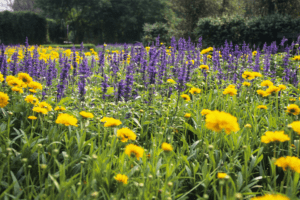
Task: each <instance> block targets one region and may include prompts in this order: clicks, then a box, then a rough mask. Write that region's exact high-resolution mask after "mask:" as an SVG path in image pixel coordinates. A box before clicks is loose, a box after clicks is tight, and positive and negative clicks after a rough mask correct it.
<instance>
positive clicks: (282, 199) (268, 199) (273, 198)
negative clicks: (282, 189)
mask: <svg viewBox="0 0 300 200" xmlns="http://www.w3.org/2000/svg"><path fill="white" fill-rule="evenodd" d="M250 200H290V198H288V197H286V196H283V195H281V194H267V195H265V196H261V197H253V198H251V199H250Z"/></svg>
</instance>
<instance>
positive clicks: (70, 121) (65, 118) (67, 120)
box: [55, 113, 78, 127]
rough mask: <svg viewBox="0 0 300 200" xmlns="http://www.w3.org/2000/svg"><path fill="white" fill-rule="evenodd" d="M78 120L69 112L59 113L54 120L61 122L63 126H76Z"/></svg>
mask: <svg viewBox="0 0 300 200" xmlns="http://www.w3.org/2000/svg"><path fill="white" fill-rule="evenodd" d="M77 122H78V120H77V119H76V118H75V117H74V116H72V115H69V114H65V113H60V114H59V115H58V117H57V119H56V121H55V123H57V124H63V125H65V126H76V127H77V126H78V125H77Z"/></svg>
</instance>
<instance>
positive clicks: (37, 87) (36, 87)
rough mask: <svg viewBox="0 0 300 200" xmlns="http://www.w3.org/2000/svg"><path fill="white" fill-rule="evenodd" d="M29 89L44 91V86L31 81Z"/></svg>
mask: <svg viewBox="0 0 300 200" xmlns="http://www.w3.org/2000/svg"><path fill="white" fill-rule="evenodd" d="M28 87H30V88H32V89H34V90H36V89H40V90H42V89H43V86H42V84H40V83H38V82H35V81H31V82H30V83H29V84H28Z"/></svg>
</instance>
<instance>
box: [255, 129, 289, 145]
mask: <svg viewBox="0 0 300 200" xmlns="http://www.w3.org/2000/svg"><path fill="white" fill-rule="evenodd" d="M289 140H290V138H289V136H288V135H285V134H284V131H275V132H272V131H267V132H265V135H263V136H261V142H262V143H266V144H268V143H270V142H285V141H289Z"/></svg>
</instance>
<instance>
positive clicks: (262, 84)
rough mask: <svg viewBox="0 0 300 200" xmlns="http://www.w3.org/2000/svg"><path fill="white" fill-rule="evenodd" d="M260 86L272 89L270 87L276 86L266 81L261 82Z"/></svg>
mask: <svg viewBox="0 0 300 200" xmlns="http://www.w3.org/2000/svg"><path fill="white" fill-rule="evenodd" d="M260 85H261V86H268V87H270V86H273V85H274V84H273V83H272V81H269V80H265V81H263V82H261V84H260Z"/></svg>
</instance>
